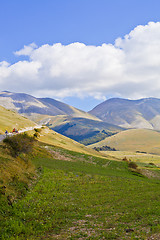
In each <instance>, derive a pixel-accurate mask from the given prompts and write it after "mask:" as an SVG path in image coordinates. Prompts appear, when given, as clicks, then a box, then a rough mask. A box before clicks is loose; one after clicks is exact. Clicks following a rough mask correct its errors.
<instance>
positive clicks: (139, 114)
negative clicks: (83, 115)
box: [89, 98, 160, 130]
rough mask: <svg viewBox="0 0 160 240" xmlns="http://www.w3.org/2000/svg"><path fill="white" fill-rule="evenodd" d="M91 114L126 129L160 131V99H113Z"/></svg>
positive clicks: (100, 105) (96, 108) (97, 107)
mask: <svg viewBox="0 0 160 240" xmlns="http://www.w3.org/2000/svg"><path fill="white" fill-rule="evenodd" d="M89 113H90V114H92V115H95V116H96V117H98V118H99V119H101V120H102V121H105V122H107V123H112V124H115V125H118V126H121V127H124V128H146V129H154V130H160V99H158V98H143V99H139V100H128V99H121V98H111V99H109V100H106V101H105V102H103V103H101V104H99V105H98V106H96V107H95V108H94V109H92V110H91V111H90V112H89Z"/></svg>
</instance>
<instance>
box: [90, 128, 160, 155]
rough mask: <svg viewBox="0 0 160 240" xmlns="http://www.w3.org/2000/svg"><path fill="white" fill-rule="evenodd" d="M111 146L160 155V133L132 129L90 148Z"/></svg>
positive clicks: (122, 149)
mask: <svg viewBox="0 0 160 240" xmlns="http://www.w3.org/2000/svg"><path fill="white" fill-rule="evenodd" d="M102 146H110V147H112V148H115V149H116V150H121V151H133V152H136V151H140V152H147V153H154V154H160V132H157V131H153V130H148V129H131V130H126V131H123V132H120V133H118V134H116V135H114V136H111V137H108V138H106V139H104V140H103V141H100V142H98V143H95V144H92V145H90V146H89V147H91V148H94V147H102Z"/></svg>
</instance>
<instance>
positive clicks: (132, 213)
mask: <svg viewBox="0 0 160 240" xmlns="http://www.w3.org/2000/svg"><path fill="white" fill-rule="evenodd" d="M21 157H22V159H23V158H24V156H21ZM27 157H28V159H29V161H30V160H32V163H33V164H34V165H35V166H36V168H37V169H39V172H40V173H41V174H40V178H39V180H38V181H37V183H36V185H34V186H32V187H31V188H30V190H29V191H28V192H27V194H26V195H25V196H24V197H22V198H21V199H19V200H17V201H14V202H13V204H12V205H9V204H8V202H7V201H6V198H7V196H6V195H3V194H2V195H1V198H0V204H1V205H0V206H1V209H0V222H1V226H0V236H1V237H0V239H2V240H8V239H11V240H15V239H16V240H17V239H18V240H19V239H20V240H21V239H22V240H23V239H24V240H25V239H70V240H71V239H72V240H73V239H88V240H89V239H119V240H121V239H150V238H149V237H150V236H153V235H154V234H158V233H159V232H160V217H159V216H160V205H159V200H160V181H159V180H158V179H148V178H147V177H144V176H143V175H141V174H139V173H137V172H134V171H131V170H130V169H129V168H128V163H127V162H122V161H119V162H118V161H111V160H107V159H104V158H98V157H95V156H91V155H86V154H81V153H77V152H72V151H68V150H64V149H62V148H57V147H51V146H47V147H44V146H41V148H38V147H37V149H36V151H35V152H33V153H32V154H30V155H28V156H27ZM25 159H26V156H25ZM152 239H154V238H152ZM155 239H156V238H155Z"/></svg>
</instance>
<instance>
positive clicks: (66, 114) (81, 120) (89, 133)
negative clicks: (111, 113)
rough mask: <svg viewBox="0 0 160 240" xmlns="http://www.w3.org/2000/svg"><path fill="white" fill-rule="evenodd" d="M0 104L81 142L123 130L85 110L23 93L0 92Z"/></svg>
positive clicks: (92, 140) (97, 139)
mask: <svg viewBox="0 0 160 240" xmlns="http://www.w3.org/2000/svg"><path fill="white" fill-rule="evenodd" d="M0 105H2V106H4V107H5V108H7V109H11V110H14V111H17V112H18V113H19V114H21V115H23V116H26V117H27V118H29V119H31V120H32V121H35V122H37V123H40V124H47V126H49V127H50V128H51V129H53V130H55V131H57V132H58V133H60V134H63V135H65V136H67V137H69V138H72V139H74V140H76V141H78V142H81V143H83V144H85V145H88V144H91V143H95V142H97V141H100V140H102V139H104V138H105V137H106V136H110V135H112V134H114V133H117V132H119V131H122V130H123V129H122V128H120V127H118V126H114V125H112V124H108V123H105V122H103V121H101V120H100V119H98V118H97V117H95V116H92V115H91V114H89V113H86V112H84V111H81V110H79V109H76V108H74V107H72V106H69V105H67V104H65V103H62V102H60V101H57V100H54V99H51V98H35V97H33V96H31V95H28V94H24V93H11V92H6V91H5V92H1V93H0Z"/></svg>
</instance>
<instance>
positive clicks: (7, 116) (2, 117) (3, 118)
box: [0, 106, 36, 134]
mask: <svg viewBox="0 0 160 240" xmlns="http://www.w3.org/2000/svg"><path fill="white" fill-rule="evenodd" d="M34 126H36V123H34V122H32V121H30V120H29V119H27V118H25V117H23V116H21V115H19V114H18V113H15V112H13V111H11V110H7V109H5V108H4V107H1V106H0V134H4V132H5V130H8V132H10V131H12V129H13V128H17V129H18V130H19V129H20V128H26V127H34Z"/></svg>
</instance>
